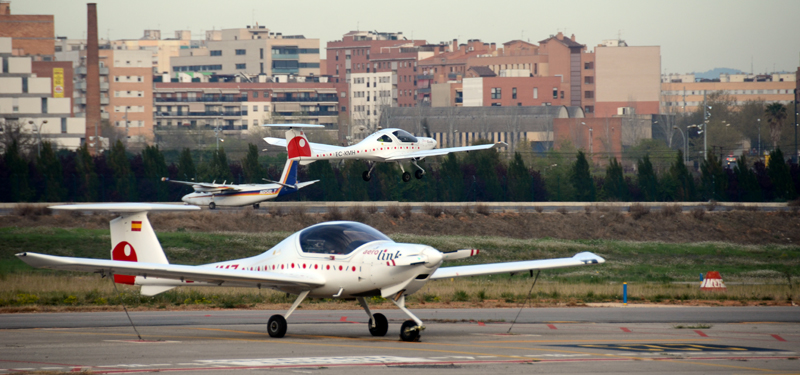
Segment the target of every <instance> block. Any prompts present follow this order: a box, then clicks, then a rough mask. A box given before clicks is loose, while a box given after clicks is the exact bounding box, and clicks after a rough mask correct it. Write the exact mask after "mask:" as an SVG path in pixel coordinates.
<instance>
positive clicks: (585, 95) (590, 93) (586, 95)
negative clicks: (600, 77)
mask: <svg viewBox="0 0 800 375" xmlns="http://www.w3.org/2000/svg"><path fill="white" fill-rule="evenodd" d="M583 98H584V99H594V91H584V92H583Z"/></svg>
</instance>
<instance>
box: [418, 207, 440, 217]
mask: <svg viewBox="0 0 800 375" xmlns="http://www.w3.org/2000/svg"><path fill="white" fill-rule="evenodd" d="M422 212H423V213H424V214H425V215H428V216H430V217H439V216H442V214H443V213H444V210H443V209H442V208H441V207H439V206H433V205H430V204H426V205H424V206H422Z"/></svg>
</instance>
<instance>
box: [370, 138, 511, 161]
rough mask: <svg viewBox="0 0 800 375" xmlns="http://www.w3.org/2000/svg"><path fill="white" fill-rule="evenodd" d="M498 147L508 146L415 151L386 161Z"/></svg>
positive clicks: (494, 145)
mask: <svg viewBox="0 0 800 375" xmlns="http://www.w3.org/2000/svg"><path fill="white" fill-rule="evenodd" d="M498 146H508V144H506V143H503V142H498V143H493V144H486V145H477V146H464V147H449V148H436V149H433V150H424V151H416V152H412V153H410V154H401V155H396V156H390V157H388V158H386V160H405V159H421V158H424V157H428V156H439V155H447V154H449V153H451V152H469V151H477V150H487V149H490V148H493V147H498Z"/></svg>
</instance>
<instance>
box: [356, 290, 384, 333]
mask: <svg viewBox="0 0 800 375" xmlns="http://www.w3.org/2000/svg"><path fill="white" fill-rule="evenodd" d="M358 303H360V304H361V307H363V308H364V311H366V312H367V315H368V316H369V325H368V327H369V333H370V334H371V335H372V336H386V332H388V331H389V321H388V320H386V317H385V316H384V315H383V314H381V313H378V314H372V313H371V312H370V311H369V306H367V301H366V300H365V299H364V297H358Z"/></svg>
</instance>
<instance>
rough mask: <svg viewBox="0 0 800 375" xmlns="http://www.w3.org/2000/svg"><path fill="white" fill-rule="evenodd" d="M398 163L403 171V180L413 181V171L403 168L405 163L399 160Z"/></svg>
mask: <svg viewBox="0 0 800 375" xmlns="http://www.w3.org/2000/svg"><path fill="white" fill-rule="evenodd" d="M397 165H399V166H400V171H402V172H403V182H409V181H411V173H408V172H406V170H405V169H404V168H403V164H400V162H399V161H398V162H397Z"/></svg>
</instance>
